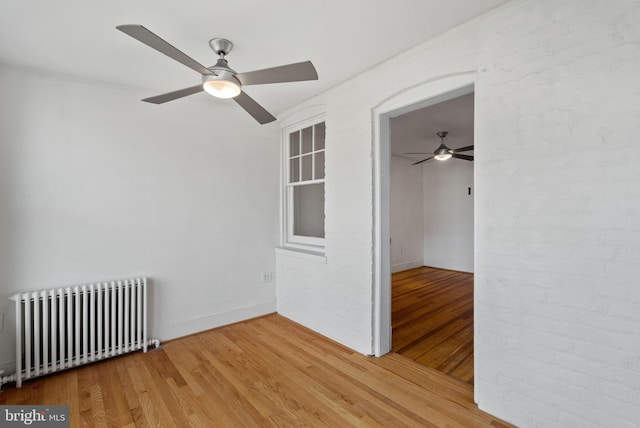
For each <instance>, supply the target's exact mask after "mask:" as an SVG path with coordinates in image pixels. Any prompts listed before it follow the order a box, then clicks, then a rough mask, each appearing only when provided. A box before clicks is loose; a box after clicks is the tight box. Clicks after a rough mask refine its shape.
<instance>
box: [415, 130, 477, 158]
mask: <svg viewBox="0 0 640 428" xmlns="http://www.w3.org/2000/svg"><path fill="white" fill-rule="evenodd" d="M447 134H449V133H448V132H447V131H440V132H438V133H437V134H436V135H437V136H438V137H440V147H438V148H437V149H436V151H435V152H433V153H405V155H433V156H431V157H430V158H426V159H422V160H421V161H418V162H416V163H412V164H411V165H418V164H420V163H422V162H426V161H428V160H429V159H435V160H439V161H445V160H447V159H450V158H456V159H464V160H467V161H472V160H473V156H471V155H461V154H460V152H468V151H471V150H473V146H466V147H460V148H459V149H450V148H449V147H447V146H446V145H445V144H444V139H445V138H446V136H447Z"/></svg>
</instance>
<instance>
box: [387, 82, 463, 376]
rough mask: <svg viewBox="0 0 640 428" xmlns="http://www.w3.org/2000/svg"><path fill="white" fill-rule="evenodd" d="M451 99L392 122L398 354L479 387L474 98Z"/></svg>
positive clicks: (394, 313) (394, 338) (395, 340)
mask: <svg viewBox="0 0 640 428" xmlns="http://www.w3.org/2000/svg"><path fill="white" fill-rule="evenodd" d="M469 90H470V89H469ZM450 97H451V98H450V99H447V100H445V101H441V102H438V103H436V104H433V105H429V106H427V107H423V108H419V109H416V110H413V111H411V112H408V113H404V114H402V115H399V116H396V117H394V118H392V119H391V121H390V122H391V123H390V131H389V132H390V140H391V163H390V234H391V272H392V275H393V276H392V311H391V312H392V326H393V332H392V341H393V344H392V348H391V349H392V350H393V351H394V352H397V353H399V354H401V355H405V356H407V357H409V358H411V359H412V360H415V361H418V362H420V363H421V364H424V365H426V366H428V367H433V368H435V369H437V370H440V371H442V372H444V373H447V374H449V375H452V376H454V377H456V378H458V379H460V380H463V381H464V382H468V383H473V254H474V247H473V245H474V242H473V237H474V234H473V230H474V224H473V191H472V190H473V187H474V186H473V159H474V153H475V152H474V148H475V147H474V145H473V130H474V129H473V92H470V93H467V94H465V95H460V96H456V95H450ZM447 98H449V97H447Z"/></svg>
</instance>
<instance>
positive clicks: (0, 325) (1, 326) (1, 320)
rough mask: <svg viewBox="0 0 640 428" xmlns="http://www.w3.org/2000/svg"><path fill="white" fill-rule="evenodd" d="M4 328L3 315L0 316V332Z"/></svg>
mask: <svg viewBox="0 0 640 428" xmlns="http://www.w3.org/2000/svg"><path fill="white" fill-rule="evenodd" d="M3 328H4V314H0V331H2V329H3Z"/></svg>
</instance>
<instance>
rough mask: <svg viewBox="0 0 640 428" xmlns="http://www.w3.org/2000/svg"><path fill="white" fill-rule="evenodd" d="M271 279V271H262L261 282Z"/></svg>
mask: <svg viewBox="0 0 640 428" xmlns="http://www.w3.org/2000/svg"><path fill="white" fill-rule="evenodd" d="M271 281H273V272H262V282H271Z"/></svg>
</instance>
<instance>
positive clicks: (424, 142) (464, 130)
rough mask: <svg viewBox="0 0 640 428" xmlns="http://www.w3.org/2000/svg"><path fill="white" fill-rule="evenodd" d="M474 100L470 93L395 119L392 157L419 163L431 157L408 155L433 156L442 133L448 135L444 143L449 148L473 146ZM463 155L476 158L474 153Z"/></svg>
mask: <svg viewBox="0 0 640 428" xmlns="http://www.w3.org/2000/svg"><path fill="white" fill-rule="evenodd" d="M473 99H474V94H473V93H470V94H467V95H463V96H460V97H457V98H453V99H450V100H447V101H444V102H441V103H438V104H434V105H431V106H428V107H424V108H421V109H419V110H414V111H412V112H409V113H405V114H403V115H401V116H398V117H394V118H392V119H391V123H390V128H391V154H393V155H395V156H400V157H404V158H407V159H412V160H415V161H416V162H417V161H419V160H422V159H426V158H428V157H431V156H432V155H431V154H426V155H407V154H406V153H414V152H420V153H433V152H434V151H435V150H436V149H437V148H438V146H440V138H439V137H438V136H437V135H436V134H437V133H438V132H440V131H447V132H448V133H449V134H448V135H447V137H446V138H445V140H444V143H445V144H446V146H447V147H449V148H450V149H456V148H460V147H466V146H472V145H473V144H474V141H473ZM462 154H465V155H473V151H468V152H464V153H462ZM429 162H431V161H429ZM456 162H463V161H462V160H459V159H458V160H456ZM464 162H466V161H464Z"/></svg>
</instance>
